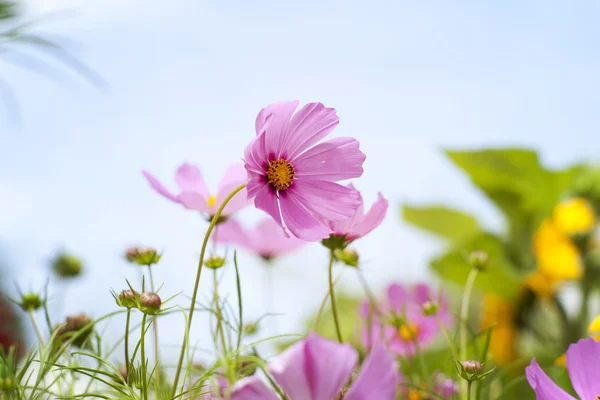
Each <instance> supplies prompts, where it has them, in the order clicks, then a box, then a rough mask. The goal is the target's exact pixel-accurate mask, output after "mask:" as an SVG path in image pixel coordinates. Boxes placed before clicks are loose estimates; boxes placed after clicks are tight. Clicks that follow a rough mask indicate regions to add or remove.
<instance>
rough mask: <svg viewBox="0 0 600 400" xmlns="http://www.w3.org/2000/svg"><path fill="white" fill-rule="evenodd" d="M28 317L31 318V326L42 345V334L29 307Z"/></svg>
mask: <svg viewBox="0 0 600 400" xmlns="http://www.w3.org/2000/svg"><path fill="white" fill-rule="evenodd" d="M29 318H30V319H31V323H32V324H33V328H34V329H35V333H36V335H37V338H38V340H39V342H40V344H41V345H44V335H42V331H41V330H40V327H39V325H38V323H37V321H36V319H35V314H34V313H33V310H32V309H29Z"/></svg>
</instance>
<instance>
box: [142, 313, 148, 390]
mask: <svg viewBox="0 0 600 400" xmlns="http://www.w3.org/2000/svg"><path fill="white" fill-rule="evenodd" d="M146 317H147V315H146V314H145V313H144V316H143V317H142V336H141V338H140V342H141V343H140V351H141V357H142V395H143V396H144V400H148V371H147V368H146V366H147V365H148V364H147V362H146V341H145V340H144V337H145V336H146Z"/></svg>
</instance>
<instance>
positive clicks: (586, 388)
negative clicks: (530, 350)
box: [525, 338, 600, 400]
mask: <svg viewBox="0 0 600 400" xmlns="http://www.w3.org/2000/svg"><path fill="white" fill-rule="evenodd" d="M567 369H568V371H569V377H570V378H571V384H572V385H573V389H575V392H576V393H577V394H578V395H579V397H580V398H581V399H584V400H587V399H597V398H598V396H599V395H600V342H596V341H595V340H594V339H592V338H587V339H581V340H580V341H578V342H577V343H574V344H571V345H570V346H569V349H568V350H567ZM525 372H526V375H527V380H528V381H529V385H530V386H531V388H532V389H533V390H535V394H536V399H537V400H575V397H573V396H571V395H570V394H568V393H567V392H565V391H564V390H563V389H562V388H560V387H559V386H558V385H557V384H556V383H554V382H552V380H551V379H550V378H549V377H548V375H546V373H545V372H544V371H543V370H542V368H540V366H539V364H538V363H537V361H536V360H535V358H534V359H533V360H531V364H530V365H529V366H528V367H527V368H525Z"/></svg>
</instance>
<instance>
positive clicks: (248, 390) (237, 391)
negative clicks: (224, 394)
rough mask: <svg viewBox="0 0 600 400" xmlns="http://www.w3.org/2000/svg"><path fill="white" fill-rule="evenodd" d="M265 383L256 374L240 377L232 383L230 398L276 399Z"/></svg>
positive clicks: (248, 399) (246, 399)
mask: <svg viewBox="0 0 600 400" xmlns="http://www.w3.org/2000/svg"><path fill="white" fill-rule="evenodd" d="M278 399H279V397H277V396H276V395H275V393H273V390H271V389H270V388H269V387H267V385H265V384H264V382H263V381H262V380H261V379H260V378H259V377H257V376H250V377H247V378H242V379H240V380H239V381H237V382H236V383H235V384H234V385H233V391H232V392H231V400H278Z"/></svg>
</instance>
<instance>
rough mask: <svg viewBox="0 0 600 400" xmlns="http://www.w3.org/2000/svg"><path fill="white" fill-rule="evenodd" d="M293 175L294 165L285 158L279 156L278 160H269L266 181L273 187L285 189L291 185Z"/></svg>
mask: <svg viewBox="0 0 600 400" xmlns="http://www.w3.org/2000/svg"><path fill="white" fill-rule="evenodd" d="M295 176H296V171H295V170H294V166H293V165H292V164H290V163H289V162H288V161H287V160H284V159H283V158H280V159H279V160H271V161H269V169H268V170H267V182H268V183H269V184H270V185H271V186H273V187H274V188H275V189H277V190H287V189H288V188H289V187H290V186H291V185H292V181H293V180H294V177H295Z"/></svg>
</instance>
